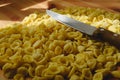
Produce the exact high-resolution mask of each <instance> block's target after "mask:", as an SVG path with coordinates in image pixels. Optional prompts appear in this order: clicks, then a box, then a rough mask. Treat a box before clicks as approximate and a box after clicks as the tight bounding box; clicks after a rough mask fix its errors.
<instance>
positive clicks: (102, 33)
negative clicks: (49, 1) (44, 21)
mask: <svg viewBox="0 0 120 80" xmlns="http://www.w3.org/2000/svg"><path fill="white" fill-rule="evenodd" d="M46 13H47V14H48V15H49V16H51V17H52V18H54V19H55V20H57V21H58V22H60V23H62V24H65V25H66V26H69V27H72V28H74V29H76V30H78V31H80V32H82V33H84V34H87V35H89V36H93V37H95V38H99V39H101V40H103V41H106V42H108V43H110V44H112V45H114V46H116V47H117V48H119V49H120V35H119V34H117V33H114V32H112V31H109V30H107V29H104V28H101V27H100V28H96V27H94V26H91V25H88V24H86V23H83V22H80V21H77V20H75V19H72V18H70V17H67V16H65V15H62V14H59V13H56V12H53V11H51V10H46Z"/></svg>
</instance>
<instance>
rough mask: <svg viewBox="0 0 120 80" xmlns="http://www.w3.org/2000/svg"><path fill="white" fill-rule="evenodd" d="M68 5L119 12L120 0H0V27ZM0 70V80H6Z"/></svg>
mask: <svg viewBox="0 0 120 80" xmlns="http://www.w3.org/2000/svg"><path fill="white" fill-rule="evenodd" d="M69 6H85V7H99V8H103V9H106V10H109V11H113V12H120V0H0V27H3V26H5V25H7V24H10V23H13V22H16V21H21V20H22V19H23V18H24V17H25V16H27V15H29V14H30V13H32V12H35V11H40V12H41V11H44V10H45V9H48V8H52V7H57V8H64V7H69ZM2 75H3V73H2V72H1V71H0V80H7V79H5V78H4V77H3V76H2Z"/></svg>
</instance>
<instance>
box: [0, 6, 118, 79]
mask: <svg viewBox="0 0 120 80" xmlns="http://www.w3.org/2000/svg"><path fill="white" fill-rule="evenodd" d="M52 10H53V11H55V12H58V13H61V14H63V15H66V16H68V17H71V18H73V19H75V20H78V21H81V22H84V23H86V24H88V25H92V26H95V27H96V28H99V27H102V28H105V29H108V30H110V31H113V32H115V33H120V14H117V13H116V14H114V13H112V12H108V11H104V10H102V9H96V8H86V7H75V8H73V7H72V8H71V7H68V8H64V9H59V10H58V9H56V8H54V9H52ZM119 63H120V50H118V49H117V48H115V47H114V46H112V45H110V44H109V43H106V42H102V41H101V42H100V41H97V40H95V39H93V38H92V37H90V36H88V35H86V34H83V33H81V32H79V31H77V30H75V29H73V28H70V27H68V26H65V25H63V24H61V23H59V22H57V21H56V20H54V19H53V18H51V17H50V16H48V15H47V14H46V13H32V14H30V15H29V16H27V17H25V18H24V20H23V21H22V22H19V23H15V24H12V25H8V26H7V28H2V29H0V68H1V69H2V71H3V72H4V74H5V76H6V77H7V78H8V79H14V80H26V78H31V79H32V80H104V78H105V77H107V76H108V75H109V74H110V75H112V76H113V77H115V78H118V79H120V71H118V70H117V67H118V64H119Z"/></svg>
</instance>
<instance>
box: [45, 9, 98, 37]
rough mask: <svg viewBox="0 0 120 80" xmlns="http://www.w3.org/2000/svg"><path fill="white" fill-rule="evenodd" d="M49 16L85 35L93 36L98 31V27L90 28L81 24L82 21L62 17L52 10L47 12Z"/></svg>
mask: <svg viewBox="0 0 120 80" xmlns="http://www.w3.org/2000/svg"><path fill="white" fill-rule="evenodd" d="M46 12H47V14H48V15H49V16H51V17H52V18H54V19H55V20H57V21H59V22H61V23H63V24H65V25H67V26H70V27H72V28H74V29H76V30H78V31H80V32H82V33H85V34H87V35H91V36H92V35H93V33H94V31H96V30H97V28H96V27H93V26H90V25H87V24H85V23H83V22H80V21H77V20H74V19H72V18H69V17H67V16H65V15H61V14H58V13H56V12H53V11H51V10H46Z"/></svg>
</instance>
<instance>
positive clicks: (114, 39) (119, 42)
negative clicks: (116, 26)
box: [93, 28, 120, 49]
mask: <svg viewBox="0 0 120 80" xmlns="http://www.w3.org/2000/svg"><path fill="white" fill-rule="evenodd" d="M93 36H94V37H96V38H99V39H101V40H103V41H106V42H109V43H110V44H111V45H114V46H116V47H117V48H119V49H120V35H119V34H116V33H114V32H111V31H109V30H106V29H104V28H98V29H97V30H96V31H95V32H94V34H93Z"/></svg>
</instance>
